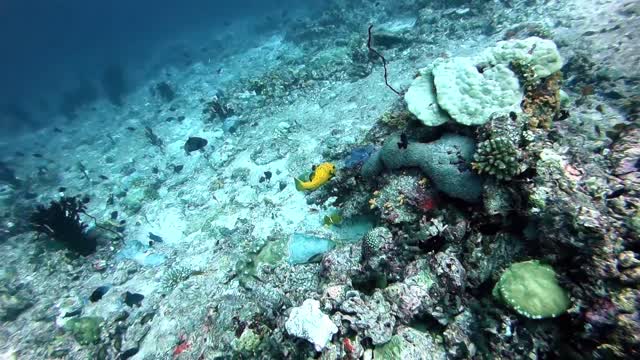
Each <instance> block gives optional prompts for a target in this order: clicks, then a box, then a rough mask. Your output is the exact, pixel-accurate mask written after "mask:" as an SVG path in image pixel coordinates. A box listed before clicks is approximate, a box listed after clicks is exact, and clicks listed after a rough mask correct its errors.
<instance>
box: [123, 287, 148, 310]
mask: <svg viewBox="0 0 640 360" xmlns="http://www.w3.org/2000/svg"><path fill="white" fill-rule="evenodd" d="M123 297H124V303H125V304H127V305H129V306H130V307H133V306H134V305H135V306H142V299H144V295H142V294H137V293H131V292H129V291H127V292H126V293H124V294H123Z"/></svg>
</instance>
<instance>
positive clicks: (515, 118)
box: [509, 111, 518, 121]
mask: <svg viewBox="0 0 640 360" xmlns="http://www.w3.org/2000/svg"><path fill="white" fill-rule="evenodd" d="M509 118H510V119H511V120H512V121H516V120H517V119H518V115H517V114H516V113H515V112H514V111H511V112H510V113H509Z"/></svg>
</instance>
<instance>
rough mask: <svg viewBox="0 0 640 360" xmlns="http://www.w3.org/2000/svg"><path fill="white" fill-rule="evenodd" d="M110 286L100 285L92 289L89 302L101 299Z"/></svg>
mask: <svg viewBox="0 0 640 360" xmlns="http://www.w3.org/2000/svg"><path fill="white" fill-rule="evenodd" d="M109 289H110V287H109V286H100V287H98V288H97V289H95V290H93V292H92V293H91V296H89V300H90V301H91V302H96V301H98V300H100V299H102V297H103V296H104V295H105V294H106V293H107V292H108V291H109Z"/></svg>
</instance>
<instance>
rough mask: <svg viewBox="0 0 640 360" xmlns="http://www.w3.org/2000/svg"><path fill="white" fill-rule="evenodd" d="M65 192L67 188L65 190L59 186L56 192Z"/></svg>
mask: <svg viewBox="0 0 640 360" xmlns="http://www.w3.org/2000/svg"><path fill="white" fill-rule="evenodd" d="M65 191H67V188H66V187H64V186H60V187H59V188H58V192H65Z"/></svg>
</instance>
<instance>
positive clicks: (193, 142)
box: [184, 136, 208, 155]
mask: <svg viewBox="0 0 640 360" xmlns="http://www.w3.org/2000/svg"><path fill="white" fill-rule="evenodd" d="M207 144H208V141H207V140H206V139H203V138H200V137H195V136H191V137H189V139H188V140H187V142H185V143H184V151H185V152H186V153H187V155H189V154H190V153H191V152H193V151H196V150H200V149H202V148H203V147H205V146H207Z"/></svg>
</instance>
